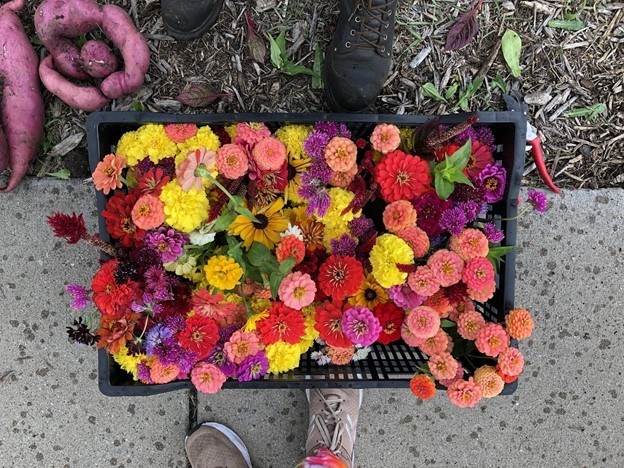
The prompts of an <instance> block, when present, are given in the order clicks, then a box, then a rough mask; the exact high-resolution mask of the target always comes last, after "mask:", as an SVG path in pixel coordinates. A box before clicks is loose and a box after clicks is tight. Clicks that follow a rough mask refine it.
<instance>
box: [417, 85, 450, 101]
mask: <svg viewBox="0 0 624 468" xmlns="http://www.w3.org/2000/svg"><path fill="white" fill-rule="evenodd" d="M422 94H423V96H425V97H428V98H431V99H434V100H436V101H446V99H444V96H442V95H441V94H440V92H439V91H438V90H437V88H436V87H435V85H434V84H433V83H425V84H424V85H423V87H422Z"/></svg>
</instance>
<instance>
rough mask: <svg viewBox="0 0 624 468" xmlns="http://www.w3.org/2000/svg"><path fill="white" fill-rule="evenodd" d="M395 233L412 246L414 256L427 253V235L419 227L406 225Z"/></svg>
mask: <svg viewBox="0 0 624 468" xmlns="http://www.w3.org/2000/svg"><path fill="white" fill-rule="evenodd" d="M397 235H398V236H399V237H400V238H401V239H403V240H404V241H405V242H407V245H409V246H410V247H411V248H412V250H413V251H414V258H420V257H424V256H425V255H427V252H429V247H430V243H429V236H428V235H427V233H426V232H425V231H423V230H422V229H420V228H419V227H416V226H413V227H408V228H407V229H403V230H402V231H400V232H399V233H398V234H397Z"/></svg>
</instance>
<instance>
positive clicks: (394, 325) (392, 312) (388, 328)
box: [373, 302, 405, 345]
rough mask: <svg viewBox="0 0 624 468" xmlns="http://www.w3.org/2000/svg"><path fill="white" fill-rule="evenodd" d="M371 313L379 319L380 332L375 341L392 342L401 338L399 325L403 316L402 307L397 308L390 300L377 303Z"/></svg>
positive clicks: (401, 323)
mask: <svg viewBox="0 0 624 468" xmlns="http://www.w3.org/2000/svg"><path fill="white" fill-rule="evenodd" d="M373 315H374V316H375V317H377V319H379V324H380V325H381V333H380V334H379V338H377V341H378V342H379V343H381V344H385V345H386V344H388V343H392V342H393V341H397V340H399V339H400V338H401V325H403V319H404V318H405V312H403V309H399V308H398V307H397V306H396V305H394V304H393V303H392V302H386V303H385V304H377V305H376V306H375V308H374V309H373Z"/></svg>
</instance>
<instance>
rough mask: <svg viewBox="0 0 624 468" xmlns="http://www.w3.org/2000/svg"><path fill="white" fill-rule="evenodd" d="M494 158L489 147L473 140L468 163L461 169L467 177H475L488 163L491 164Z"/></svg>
mask: <svg viewBox="0 0 624 468" xmlns="http://www.w3.org/2000/svg"><path fill="white" fill-rule="evenodd" d="M493 163H494V158H493V157H492V152H491V151H490V147H489V146H488V145H485V144H483V143H481V142H480V141H473V142H472V148H471V152H470V159H469V160H468V164H466V167H465V168H464V170H463V171H462V172H463V173H464V174H466V175H467V176H468V177H471V178H472V177H477V176H478V175H479V173H480V172H481V171H482V170H483V169H485V166H487V165H488V164H493Z"/></svg>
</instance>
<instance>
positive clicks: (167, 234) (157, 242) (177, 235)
mask: <svg viewBox="0 0 624 468" xmlns="http://www.w3.org/2000/svg"><path fill="white" fill-rule="evenodd" d="M143 240H144V242H145V245H147V246H149V247H151V248H152V249H154V250H155V251H156V252H158V254H159V255H160V258H161V260H162V261H163V262H174V261H176V260H177V259H178V258H179V257H180V256H181V255H182V253H183V252H184V246H185V245H186V244H188V243H189V235H188V234H185V233H182V232H178V231H176V230H175V229H171V228H168V227H166V226H161V227H159V228H158V229H157V230H154V231H148V232H147V233H146V234H145V237H144V238H143Z"/></svg>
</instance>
